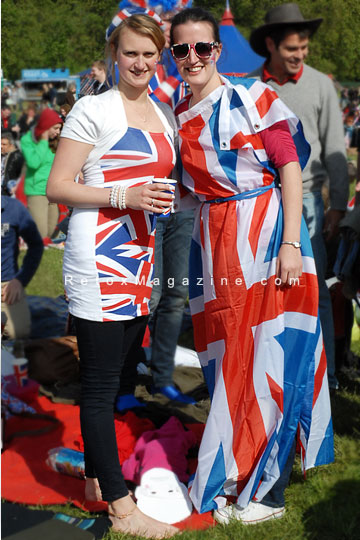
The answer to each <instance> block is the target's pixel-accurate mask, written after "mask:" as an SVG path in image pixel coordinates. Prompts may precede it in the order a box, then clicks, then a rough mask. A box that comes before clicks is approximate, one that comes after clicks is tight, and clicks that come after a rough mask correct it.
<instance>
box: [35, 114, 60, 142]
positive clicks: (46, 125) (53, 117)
mask: <svg viewBox="0 0 360 540" xmlns="http://www.w3.org/2000/svg"><path fill="white" fill-rule="evenodd" d="M62 123H63V121H62V119H61V117H60V116H59V115H58V113H57V112H55V111H54V110H53V109H44V110H43V112H42V113H41V114H40V118H39V120H38V123H37V124H36V126H35V131H34V133H35V137H36V138H37V139H38V138H39V137H40V135H41V134H42V133H44V131H46V130H47V129H50V128H51V127H53V126H55V125H56V124H62Z"/></svg>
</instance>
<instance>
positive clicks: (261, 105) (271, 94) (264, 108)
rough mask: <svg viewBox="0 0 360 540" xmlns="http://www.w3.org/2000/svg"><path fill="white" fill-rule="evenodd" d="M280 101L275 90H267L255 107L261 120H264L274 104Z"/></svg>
mask: <svg viewBox="0 0 360 540" xmlns="http://www.w3.org/2000/svg"><path fill="white" fill-rule="evenodd" d="M276 99H278V96H277V94H276V92H275V91H274V90H270V88H265V90H264V92H263V93H262V94H261V96H260V97H259V98H258V99H257V100H256V102H255V105H256V108H257V110H258V111H259V114H260V118H263V117H264V116H265V115H266V114H267V112H268V111H269V109H270V107H271V105H272V103H273V102H274V101H275V100H276Z"/></svg>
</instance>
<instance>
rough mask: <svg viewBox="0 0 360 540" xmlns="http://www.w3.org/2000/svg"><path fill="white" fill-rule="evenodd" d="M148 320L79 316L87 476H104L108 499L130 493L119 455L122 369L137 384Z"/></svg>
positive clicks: (104, 493) (104, 492) (101, 481)
mask: <svg viewBox="0 0 360 540" xmlns="http://www.w3.org/2000/svg"><path fill="white" fill-rule="evenodd" d="M147 320H148V317H136V318H135V319H130V320H127V321H108V322H97V321H88V320H85V319H80V318H78V317H75V327H76V334H77V339H78V346H79V354H80V374H81V400H80V422H81V433H82V437H83V440H84V456H85V474H86V476H87V477H88V478H98V480H99V484H100V489H101V492H102V497H103V500H104V501H109V502H111V501H114V500H116V499H119V498H121V497H125V496H126V495H127V494H128V489H127V487H126V484H125V481H124V477H123V475H122V472H121V466H120V462H119V457H118V450H117V445H116V436H115V425H114V405H115V399H116V396H117V393H118V391H119V388H120V378H121V373H122V371H123V372H124V376H125V378H126V379H127V381H128V382H129V383H130V382H132V384H133V385H135V380H136V364H137V361H136V354H134V352H135V353H136V351H137V350H138V349H139V347H140V346H141V343H142V339H143V336H144V332H145V328H146V324H147Z"/></svg>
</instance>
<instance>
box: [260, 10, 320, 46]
mask: <svg viewBox="0 0 360 540" xmlns="http://www.w3.org/2000/svg"><path fill="white" fill-rule="evenodd" d="M322 21H323V19H322V18H319V19H304V17H303V15H302V13H301V11H300V8H299V6H298V5H297V4H294V3H287V4H281V5H280V6H276V7H274V8H272V9H270V10H269V11H268V12H267V13H266V15H265V24H263V25H262V26H259V28H255V30H253V31H252V32H251V36H250V45H251V47H252V49H253V50H254V51H255V52H256V53H257V54H260V56H267V52H268V51H267V48H266V44H265V38H266V36H268V35H269V34H270V33H271V32H272V31H273V30H277V29H281V28H284V27H286V26H289V27H291V28H296V27H297V26H299V27H301V28H308V29H309V30H310V35H313V34H314V33H315V32H316V30H317V29H318V28H319V26H320V24H321V23H322Z"/></svg>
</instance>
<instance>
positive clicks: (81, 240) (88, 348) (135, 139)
mask: <svg viewBox="0 0 360 540" xmlns="http://www.w3.org/2000/svg"><path fill="white" fill-rule="evenodd" d="M107 38H108V52H109V56H110V58H111V59H112V62H113V63H114V62H115V61H116V62H117V66H118V70H119V75H120V77H119V83H118V85H116V86H114V87H113V88H111V89H110V90H108V91H107V92H104V93H103V94H100V95H96V96H95V95H94V96H85V97H83V98H82V99H80V100H79V101H78V102H77V103H76V104H75V105H74V107H73V109H72V110H71V113H70V114H69V116H68V117H67V119H66V126H65V127H64V131H63V132H62V137H61V141H60V144H59V147H58V150H57V153H56V156H55V161H54V165H53V168H52V171H51V174H50V177H49V181H48V190H47V194H48V197H49V199H50V200H51V201H54V202H55V201H56V202H62V203H63V204H66V205H69V206H72V207H74V211H73V213H72V216H71V219H70V224H69V232H68V238H67V242H66V246H65V253H64V269H63V275H64V282H65V289H66V292H67V295H68V297H69V311H70V313H71V314H72V315H73V316H74V320H75V325H76V334H77V339H78V344H79V352H80V369H81V402H80V421H81V432H82V436H83V440H84V458H85V474H86V485H85V497H86V498H88V499H90V500H101V499H103V500H104V501H107V503H108V514H109V517H110V520H111V522H112V528H113V530H114V531H121V532H125V531H126V532H127V533H128V534H133V535H140V534H141V535H142V536H145V537H146V538H153V537H156V538H165V537H166V538H168V537H170V536H173V534H175V533H176V532H177V529H176V528H175V527H171V526H169V525H167V524H165V523H161V522H158V521H156V520H154V519H152V518H150V517H149V516H146V515H145V514H143V513H142V512H141V511H140V510H139V508H138V507H137V506H136V505H135V503H134V501H133V499H132V498H131V497H130V495H129V492H128V489H127V486H126V484H125V481H124V477H123V475H122V472H121V467H120V463H119V456H118V451H117V445H116V437H115V426H114V405H115V399H116V396H117V393H118V391H119V388H120V381H121V380H122V379H121V378H122V371H126V372H127V375H129V372H131V373H132V372H133V371H134V370H135V374H136V364H135V363H134V354H133V352H134V351H136V350H137V349H138V348H139V347H140V346H141V343H142V338H143V335H144V331H145V327H146V323H147V318H148V317H147V315H148V314H149V300H150V296H151V289H152V274H153V262H154V260H153V259H154V256H153V255H154V234H155V222H156V214H161V213H162V212H163V211H164V208H168V207H169V206H170V205H171V201H172V198H173V195H172V194H169V193H166V194H165V193H164V190H167V189H168V186H167V184H164V183H161V182H160V183H152V182H153V180H154V177H156V178H157V180H159V179H163V178H169V177H171V172H172V169H173V167H174V164H175V149H174V144H173V141H174V137H175V131H176V125H175V120H174V117H173V113H172V111H171V109H170V107H169V106H168V105H165V104H162V105H161V106H160V105H157V104H155V103H154V102H153V101H152V100H151V99H150V98H149V96H148V84H149V80H150V78H151V77H152V76H153V75H154V73H155V70H156V65H157V62H158V60H159V58H160V53H161V50H162V48H163V47H164V44H165V39H164V36H163V33H162V31H161V29H160V25H159V24H158V22H156V21H155V19H154V18H152V17H149V16H147V15H143V14H141V15H133V16H131V17H128V18H125V19H124V20H122V19H120V18H119V17H115V18H114V19H113V21H112V23H111V32H109V31H108V32H107ZM172 124H173V126H172ZM80 170H82V172H83V177H84V183H83V184H80V183H75V182H74V178H75V176H76V175H77V174H78V172H79V171H80Z"/></svg>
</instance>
